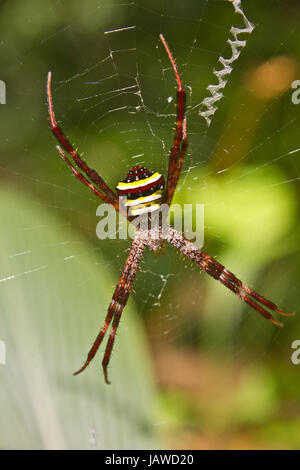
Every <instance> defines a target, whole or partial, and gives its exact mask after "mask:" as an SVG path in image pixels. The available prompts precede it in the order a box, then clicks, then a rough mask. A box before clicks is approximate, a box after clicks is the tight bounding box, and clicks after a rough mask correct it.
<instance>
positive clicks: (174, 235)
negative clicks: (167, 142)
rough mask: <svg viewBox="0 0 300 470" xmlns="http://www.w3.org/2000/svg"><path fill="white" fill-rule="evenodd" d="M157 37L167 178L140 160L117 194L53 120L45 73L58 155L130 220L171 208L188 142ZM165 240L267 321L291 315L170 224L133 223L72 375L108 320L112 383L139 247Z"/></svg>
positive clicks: (155, 247)
mask: <svg viewBox="0 0 300 470" xmlns="http://www.w3.org/2000/svg"><path fill="white" fill-rule="evenodd" d="M160 40H161V42H162V44H163V46H164V49H165V51H166V53H167V55H168V58H169V61H170V63H171V66H172V69H173V71H174V75H175V80H176V84H177V103H176V107H177V118H176V128H175V134H174V137H173V145H172V147H171V149H170V152H169V165H168V175H167V181H166V183H165V179H164V177H163V175H161V174H160V173H158V172H157V171H149V170H147V169H146V168H144V167H142V166H141V165H136V166H134V167H133V168H131V169H130V170H129V172H128V174H127V177H126V178H125V179H123V180H121V181H120V182H119V183H118V185H117V187H116V193H117V194H116V193H115V192H114V191H112V190H111V189H110V188H109V186H108V185H107V184H106V183H105V181H104V180H103V179H102V177H101V176H100V175H99V174H98V173H97V172H96V171H95V170H92V169H91V168H90V167H89V166H88V165H87V164H86V163H85V162H84V161H83V160H82V158H81V157H80V155H79V154H78V152H77V151H76V150H74V148H73V146H72V145H71V144H70V142H69V140H68V139H67V137H66V136H65V134H64V133H63V131H62V129H61V128H60V127H59V126H58V125H57V122H56V120H55V114H54V109H53V102H52V94H51V72H49V73H48V81H47V98H48V106H49V116H50V123H51V130H52V132H53V134H54V136H55V137H56V139H57V141H58V142H59V144H60V145H57V150H58V152H59V154H60V155H61V157H62V158H63V159H64V160H65V162H66V163H67V165H68V166H69V168H70V169H71V171H72V172H73V174H74V175H75V177H76V178H78V179H79V180H80V181H81V182H82V183H83V184H85V185H86V186H88V188H89V189H90V190H91V191H92V192H93V193H94V194H95V195H96V196H98V197H99V198H100V199H102V201H104V202H105V203H108V204H111V205H112V206H113V207H114V208H115V210H117V211H119V212H120V213H122V214H124V215H125V217H127V219H128V220H129V221H130V222H134V219H135V217H136V216H137V215H140V214H145V216H146V217H148V218H149V217H151V214H152V213H153V212H155V211H156V210H157V209H159V208H160V207H161V205H162V204H166V205H167V207H168V208H169V207H170V205H171V202H172V199H173V195H174V192H175V189H176V186H177V183H178V179H179V176H180V172H181V167H182V163H183V160H184V156H185V153H186V150H187V146H188V139H187V125H186V106H185V90H184V88H183V85H182V82H181V79H180V76H179V73H178V69H177V66H176V63H175V60H174V58H173V56H172V53H171V51H170V49H169V46H168V44H167V42H166V40H165V38H164V36H163V35H162V34H160ZM63 149H64V150H65V151H66V152H67V154H69V156H70V157H71V158H72V161H71V160H70V159H69V158H68V156H67V155H66V153H65V152H64V150H63ZM76 166H77V168H76ZM79 170H81V171H79ZM81 172H82V173H81ZM124 197H125V198H126V202H125V206H127V207H128V208H129V211H128V212H127V211H126V212H124V205H123V204H121V203H120V202H122V199H123V198H124ZM165 242H168V243H170V244H171V245H172V246H173V247H175V248H176V249H177V250H179V251H180V252H181V253H183V254H184V255H185V256H187V257H188V258H190V259H191V260H192V261H193V262H194V263H196V264H197V265H198V266H199V267H200V269H202V270H204V271H205V272H206V273H207V274H209V275H210V276H212V277H213V278H214V279H216V280H218V281H220V282H221V283H222V284H223V285H224V286H225V287H227V288H228V289H230V290H231V291H232V292H234V293H235V294H236V295H238V296H239V297H240V298H241V299H242V300H243V301H244V302H246V303H247V304H248V305H250V307H252V308H253V309H254V310H256V311H257V312H258V313H260V314H261V315H262V316H263V317H265V318H267V319H269V320H271V321H272V322H273V323H275V324H276V325H279V326H282V323H280V322H279V321H277V320H275V318H273V315H272V313H271V312H273V313H274V312H277V313H279V314H281V315H286V316H291V315H293V314H289V313H285V312H283V311H282V310H280V309H279V308H278V307H277V305H275V304H274V303H273V302H271V301H270V300H267V299H265V298H264V297H262V296H261V295H259V294H258V293H257V292H255V291H254V290H252V289H251V288H250V287H249V286H247V285H246V284H244V283H243V282H242V281H240V280H239V279H238V278H237V277H236V276H235V275H234V274H233V273H232V272H230V271H229V270H228V269H227V268H225V267H224V266H223V265H222V264H220V263H219V262H218V261H216V260H215V259H214V258H212V257H211V256H210V255H208V254H207V253H205V252H204V251H203V250H202V249H199V248H198V247H197V246H196V245H195V244H193V243H192V242H191V241H189V240H188V239H186V238H185V237H184V236H183V235H182V234H181V233H180V232H178V231H176V230H175V229H174V228H172V227H169V226H168V229H167V230H166V231H164V232H163V231H162V230H161V227H160V226H159V225H158V226H157V227H156V228H155V229H152V230H141V229H139V228H136V231H135V236H134V239H133V242H132V245H131V248H130V251H129V255H128V257H127V259H126V261H125V265H124V268H123V271H122V274H121V277H120V279H119V282H118V284H117V287H116V289H115V291H114V294H113V297H112V301H111V303H110V305H109V307H108V311H107V315H106V317H105V320H104V323H103V326H102V328H101V330H100V331H99V333H98V336H97V337H96V339H95V341H94V343H93V345H92V347H91V349H90V351H89V353H88V355H87V359H86V361H85V363H84V364H83V366H82V367H81V368H80V369H79V370H78V371H77V372H75V373H74V375H78V374H80V373H81V372H82V371H83V370H84V369H86V367H87V366H88V365H89V363H90V362H91V360H92V359H93V358H94V356H95V354H96V352H97V351H98V348H99V346H100V345H101V343H102V340H103V338H104V336H105V334H106V332H107V330H108V328H109V326H110V324H112V325H111V329H110V333H109V337H108V341H107V345H106V349H105V352H104V357H103V361H102V367H103V373H104V379H105V382H106V383H107V384H109V383H110V382H109V380H108V373H107V368H108V364H109V361H110V357H111V353H112V349H113V345H114V341H115V335H116V332H117V329H118V326H119V322H120V319H121V315H122V312H123V310H124V307H125V305H126V303H127V301H128V297H129V295H130V291H131V289H132V286H133V283H134V279H135V276H136V272H137V270H138V268H139V264H140V262H141V259H142V256H143V252H144V250H145V248H146V247H147V246H148V247H149V249H150V250H152V251H153V252H154V253H156V252H157V251H159V250H160V249H162V248H163V246H164V243H165ZM269 310H270V311H269Z"/></svg>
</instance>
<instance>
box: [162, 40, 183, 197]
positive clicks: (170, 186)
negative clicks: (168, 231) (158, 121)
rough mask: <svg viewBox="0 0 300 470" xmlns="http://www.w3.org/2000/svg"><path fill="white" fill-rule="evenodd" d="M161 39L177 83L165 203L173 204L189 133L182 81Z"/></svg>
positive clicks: (165, 43)
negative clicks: (173, 131) (174, 122)
mask: <svg viewBox="0 0 300 470" xmlns="http://www.w3.org/2000/svg"><path fill="white" fill-rule="evenodd" d="M159 37H160V39H161V41H162V43H163V45H164V48H165V50H166V52H167V54H168V57H169V60H170V62H171V65H172V68H173V70H174V74H175V78H176V82H177V119H176V129H175V134H174V140H173V145H172V147H171V150H170V156H169V168H168V178H167V185H166V194H165V203H166V204H169V205H170V204H171V202H172V198H173V194H174V192H175V189H176V186H177V182H178V179H179V175H180V171H181V166H182V162H183V157H184V155H185V152H186V148H187V132H186V118H185V91H184V89H183V86H182V82H181V80H180V76H179V73H178V69H177V66H176V64H175V60H174V58H173V56H172V54H171V51H170V49H169V46H168V44H167V42H166V40H165V38H164V36H163V35H162V34H160V36H159ZM182 136H183V139H184V141H183V145H182V147H181V150H180V146H181V142H182Z"/></svg>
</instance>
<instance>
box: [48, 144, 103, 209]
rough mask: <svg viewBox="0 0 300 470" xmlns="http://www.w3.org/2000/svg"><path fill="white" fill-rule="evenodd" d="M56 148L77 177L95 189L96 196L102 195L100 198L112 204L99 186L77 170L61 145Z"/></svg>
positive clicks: (92, 189)
mask: <svg viewBox="0 0 300 470" xmlns="http://www.w3.org/2000/svg"><path fill="white" fill-rule="evenodd" d="M56 148H57V150H58V151H59V153H60V155H61V157H62V158H63V159H64V160H65V162H66V163H67V165H68V166H69V168H71V170H72V172H73V173H74V175H75V176H76V178H78V179H79V180H80V181H81V182H82V183H83V184H85V185H86V186H87V187H88V188H90V189H91V191H93V193H94V194H96V196H98V197H100V199H102V200H103V201H104V202H106V203H107V204H111V200H110V198H109V197H108V196H106V195H105V194H103V193H101V191H99V189H98V188H96V187H95V186H94V185H93V184H92V183H90V182H89V181H88V180H87V179H86V177H85V176H83V175H82V174H81V173H80V172H79V171H77V170H76V168H75V167H74V166H73V165H72V163H71V162H70V160H69V159H68V157H67V156H66V154H65V153H64V152H63V150H62V149H61V147H60V146H59V145H57V146H56Z"/></svg>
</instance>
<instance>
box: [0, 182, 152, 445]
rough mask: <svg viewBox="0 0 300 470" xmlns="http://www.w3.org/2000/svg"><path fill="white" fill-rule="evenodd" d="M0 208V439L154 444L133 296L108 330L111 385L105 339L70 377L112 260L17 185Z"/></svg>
mask: <svg viewBox="0 0 300 470" xmlns="http://www.w3.org/2000/svg"><path fill="white" fill-rule="evenodd" d="M0 214H1V215H0V217H1V221H2V231H1V232H2V233H1V246H0V249H1V268H0V269H1V273H0V340H1V341H3V342H4V343H5V346H6V365H0V376H1V387H0V414H1V433H0V447H1V448H4V449H12V448H18V449H33V448H34V449H54V448H55V449H88V448H99V449H101V448H104V449H122V448H130V449H134V448H153V447H155V446H157V444H155V436H154V432H153V426H152V424H153V405H154V387H153V384H152V381H151V367H150V361H149V357H148V351H147V348H146V347H145V338H144V332H143V330H142V328H141V324H140V322H139V321H138V315H137V312H135V310H134V305H133V302H132V300H130V301H129V304H128V306H127V307H126V309H125V311H124V314H123V315H124V317H123V319H122V321H121V325H120V328H119V334H118V336H117V338H116V344H115V349H114V352H113V355H112V359H111V364H110V365H111V367H110V369H109V374H110V379H111V382H112V384H111V385H110V386H108V385H106V384H105V383H104V379H103V374H102V368H101V361H102V355H103V347H102V350H101V351H99V352H98V354H97V356H96V358H95V359H94V361H93V362H92V363H91V364H90V366H89V367H88V368H87V370H86V371H85V372H84V373H83V374H81V375H80V376H78V377H74V376H73V375H72V373H73V372H74V371H75V370H77V369H78V368H79V367H80V366H81V365H82V363H83V361H84V360H85V358H86V354H87V351H88V349H89V348H90V345H91V344H92V342H93V341H94V339H95V337H96V335H97V334H98V331H99V328H100V327H101V326H102V322H103V319H104V316H105V314H106V311H107V307H108V305H109V302H110V300H111V297H112V293H113V290H114V287H115V285H116V283H117V281H118V276H119V273H117V272H116V271H115V270H114V264H113V261H112V262H108V260H107V258H104V257H103V256H101V253H100V252H99V251H97V252H95V250H93V249H92V247H90V246H89V245H88V244H87V243H86V241H85V240H83V239H81V238H80V237H79V236H77V234H75V233H74V232H72V229H71V228H70V227H68V222H67V221H64V220H63V219H61V220H57V219H55V218H54V217H53V216H52V215H51V214H50V212H49V211H48V212H47V210H46V209H45V208H44V207H43V206H42V205H41V204H40V203H39V202H38V201H36V200H34V199H32V198H29V197H28V196H26V195H24V194H22V193H21V192H19V193H18V192H16V191H14V192H13V191H12V190H10V189H5V188H1V194H0ZM100 243H102V244H103V245H105V241H102V242H101V241H99V244H100ZM103 249H105V246H103ZM125 258H126V254H125V253H124V261H125Z"/></svg>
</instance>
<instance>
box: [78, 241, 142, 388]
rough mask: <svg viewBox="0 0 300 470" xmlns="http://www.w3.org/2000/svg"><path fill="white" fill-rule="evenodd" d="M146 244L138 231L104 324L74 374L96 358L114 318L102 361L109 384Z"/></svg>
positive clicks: (106, 380) (105, 377)
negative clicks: (110, 367)
mask: <svg viewBox="0 0 300 470" xmlns="http://www.w3.org/2000/svg"><path fill="white" fill-rule="evenodd" d="M145 246H146V245H145V242H144V241H143V240H142V239H141V238H140V237H139V235H138V232H137V234H136V236H135V239H134V240H133V242H132V245H131V248H130V252H129V255H128V257H127V260H126V262H125V265H124V268H123V271H122V274H121V277H120V280H119V282H118V285H117V287H116V289H115V292H114V294H113V298H112V301H111V303H110V305H109V307H108V312H107V315H106V317H105V320H104V323H103V326H102V328H101V330H100V332H99V334H98V336H97V338H96V339H95V341H94V343H93V346H92V347H91V349H90V351H89V353H88V355H87V359H86V361H85V363H84V364H83V366H82V367H81V368H80V369H79V370H78V371H77V372H75V373H74V375H78V374H80V373H81V372H82V371H84V369H86V367H87V366H88V365H89V363H90V362H91V360H92V359H93V358H94V356H95V354H96V352H97V351H98V348H99V346H100V344H101V343H102V340H103V338H104V336H105V333H106V332H107V329H108V327H109V325H110V323H111V321H112V320H113V323H112V327H111V330H110V334H109V338H108V341H107V345H106V349H105V353H104V358H103V361H102V367H103V373H104V379H105V382H106V383H107V384H109V383H110V382H109V380H108V375H107V367H108V364H109V360H110V356H111V353H112V349H113V345H114V341H115V336H116V332H117V329H118V326H119V322H120V319H121V315H122V312H123V310H124V307H125V305H126V303H127V300H128V297H129V295H130V291H131V288H132V286H133V282H134V279H135V276H136V272H137V270H138V267H139V264H140V261H141V259H142V255H143V252H144V249H145Z"/></svg>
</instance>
